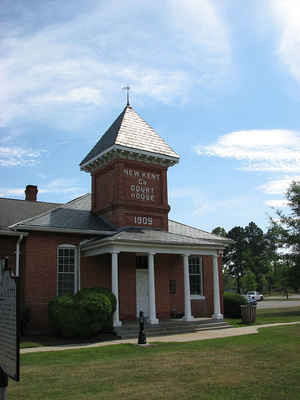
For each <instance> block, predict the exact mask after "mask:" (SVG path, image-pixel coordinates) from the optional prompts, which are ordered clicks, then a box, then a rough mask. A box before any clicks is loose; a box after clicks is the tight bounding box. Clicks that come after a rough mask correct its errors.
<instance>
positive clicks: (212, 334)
mask: <svg viewBox="0 0 300 400" xmlns="http://www.w3.org/2000/svg"><path fill="white" fill-rule="evenodd" d="M296 324H300V322H286V323H277V324H265V325H252V326H245V327H241V328H227V329H216V330H207V331H199V332H193V333H184V334H180V335H169V336H167V335H166V336H152V337H149V338H148V339H147V343H148V344H150V343H153V342H191V341H193V340H206V339H217V338H224V337H230V336H241V335H251V334H254V333H258V330H259V328H267V327H272V326H285V325H296ZM124 343H132V344H137V339H123V340H112V341H107V342H98V343H82V344H73V345H72V344H70V345H61V346H44V347H31V348H28V349H22V350H21V354H27V353H36V352H44V351H61V350H76V349H89V348H92V347H102V346H110V345H113V344H124Z"/></svg>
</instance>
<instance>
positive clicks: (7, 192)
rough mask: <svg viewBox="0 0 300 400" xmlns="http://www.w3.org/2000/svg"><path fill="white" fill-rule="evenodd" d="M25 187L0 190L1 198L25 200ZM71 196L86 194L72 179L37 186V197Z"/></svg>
mask: <svg viewBox="0 0 300 400" xmlns="http://www.w3.org/2000/svg"><path fill="white" fill-rule="evenodd" d="M24 193H25V186H24V187H23V188H8V187H2V188H0V196H1V197H12V196H13V197H18V198H22V199H24V198H25V195H24ZM57 193H60V194H61V195H72V196H73V197H77V196H79V195H82V194H84V193H86V192H85V191H84V190H83V189H82V188H81V187H80V185H79V184H78V183H77V182H76V180H74V179H54V180H52V181H50V182H49V183H48V184H46V185H41V186H38V197H39V195H40V194H57Z"/></svg>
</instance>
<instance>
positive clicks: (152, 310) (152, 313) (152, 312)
mask: <svg viewBox="0 0 300 400" xmlns="http://www.w3.org/2000/svg"><path fill="white" fill-rule="evenodd" d="M154 254H155V253H148V285H149V322H150V324H152V325H154V324H158V322H159V321H158V319H157V318H156V303H155V274H154Z"/></svg>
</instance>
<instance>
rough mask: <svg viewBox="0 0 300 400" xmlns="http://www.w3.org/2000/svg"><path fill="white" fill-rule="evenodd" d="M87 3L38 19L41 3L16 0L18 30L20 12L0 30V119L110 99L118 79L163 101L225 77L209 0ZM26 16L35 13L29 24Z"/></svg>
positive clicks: (223, 49) (222, 40)
mask: <svg viewBox="0 0 300 400" xmlns="http://www.w3.org/2000/svg"><path fill="white" fill-rule="evenodd" d="M90 3H92V4H89V7H87V9H88V10H89V12H88V13H87V12H85V13H79V16H74V15H73V17H71V19H70V20H67V19H65V20H63V19H56V18H55V19H54V18H53V20H51V18H50V17H49V18H48V20H47V22H48V24H46V23H45V24H44V25H42V26H41V23H40V21H39V18H37V15H35V13H39V15H42V16H44V17H45V15H46V13H45V12H41V7H43V5H39V8H38V9H37V10H36V11H35V10H34V9H30V13H29V11H28V9H26V7H25V6H24V16H23V19H24V21H25V22H27V25H26V24H25V25H26V27H27V28H26V29H27V30H26V34H24V32H23V31H22V29H23V30H25V28H24V24H23V19H22V15H21V16H20V17H19V19H18V20H17V21H15V20H14V23H13V24H11V25H9V24H8V25H5V27H3V28H2V31H1V30H0V34H1V36H2V38H3V40H2V41H1V42H0V50H1V54H2V56H1V57H0V86H1V91H0V126H1V125H2V126H7V125H8V124H10V122H11V121H13V120H14V119H15V118H18V117H28V118H32V119H37V118H39V116H40V114H41V113H42V114H43V115H44V114H46V115H47V118H49V121H51V122H52V123H54V121H53V120H54V119H55V118H53V115H55V111H56V110H62V111H64V110H66V109H67V110H69V109H70V108H71V109H73V107H74V106H75V105H79V104H80V105H82V106H86V107H90V108H91V107H97V106H99V104H101V105H103V104H104V105H105V104H112V103H115V101H116V98H118V99H120V97H121V96H122V94H121V87H122V86H124V84H130V85H131V86H132V87H133V93H134V96H136V97H137V98H139V96H140V97H141V98H144V97H145V96H149V97H150V98H152V99H154V100H155V101H158V102H165V103H169V102H172V101H176V102H178V99H180V101H189V99H190V96H189V94H190V93H191V91H193V92H195V85H196V86H199V87H201V88H206V89H209V90H211V88H212V86H214V85H215V84H216V83H218V85H219V86H220V87H221V86H222V85H223V84H224V83H223V82H228V80H229V79H224V77H225V76H227V78H228V77H229V74H230V66H231V50H230V43H229V35H228V33H227V29H226V26H225V24H224V22H223V21H222V19H221V18H220V16H218V14H217V12H216V9H215V6H214V5H212V3H211V2H210V1H209V0H201V1H195V0H187V1H185V2H180V1H178V0H168V1H167V2H166V3H162V4H161V5H156V4H155V5H154V4H153V2H150V1H143V2H140V1H137V0H126V1H123V2H122V3H120V2H114V1H112V2H107V3H104V2H101V6H99V3H98V2H96V1H95V2H90ZM9 4H10V5H9ZM7 7H8V8H9V7H12V9H13V7H14V3H13V2H12V3H8V5H7ZM45 7H46V6H45ZM54 7H58V8H59V10H61V8H63V7H64V5H62V4H61V3H59V4H58V3H57V2H56V3H54ZM65 7H67V5H65ZM129 9H130V13H128V10H129ZM18 11H20V10H18ZM44 11H45V10H44ZM52 11H53V10H52ZM7 12H8V15H9V10H8V11H7ZM28 15H29V16H28ZM53 15H55V13H54V12H53ZM28 18H31V19H32V21H33V22H36V21H39V24H37V25H36V24H34V23H33V24H32V27H34V28H32V29H34V30H33V31H31V32H30V30H29V28H28V27H29V26H30V24H28V21H27V20H28ZM57 20H58V22H57ZM99 21H101V23H99ZM17 27H18V28H17ZM85 27H88V28H85ZM213 90H215V88H214V89H213ZM198 92H199V90H198ZM4 110H5V111H4ZM43 110H45V112H44V113H43ZM88 117H89V116H87V118H88ZM83 122H84V121H82V123H83Z"/></svg>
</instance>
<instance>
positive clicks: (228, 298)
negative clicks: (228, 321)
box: [224, 293, 248, 318]
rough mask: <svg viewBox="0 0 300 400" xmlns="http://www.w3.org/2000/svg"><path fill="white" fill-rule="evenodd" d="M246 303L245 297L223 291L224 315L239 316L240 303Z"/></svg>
mask: <svg viewBox="0 0 300 400" xmlns="http://www.w3.org/2000/svg"><path fill="white" fill-rule="evenodd" d="M242 304H248V301H247V299H246V298H245V297H244V296H241V295H240V294H237V293H224V316H225V317H230V318H241V305H242Z"/></svg>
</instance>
